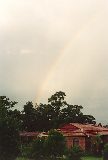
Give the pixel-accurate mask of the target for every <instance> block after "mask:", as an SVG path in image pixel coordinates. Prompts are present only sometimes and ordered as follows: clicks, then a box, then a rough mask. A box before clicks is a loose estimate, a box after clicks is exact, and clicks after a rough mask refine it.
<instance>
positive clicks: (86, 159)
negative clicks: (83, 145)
mask: <svg viewBox="0 0 108 160" xmlns="http://www.w3.org/2000/svg"><path fill="white" fill-rule="evenodd" d="M16 160H29V159H26V158H17V159H16ZM82 160H103V158H96V157H83V158H82Z"/></svg>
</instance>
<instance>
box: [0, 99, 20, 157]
mask: <svg viewBox="0 0 108 160" xmlns="http://www.w3.org/2000/svg"><path fill="white" fill-rule="evenodd" d="M16 103H17V102H12V101H10V100H9V98H7V97H6V96H0V160H14V159H15V158H16V156H17V155H18V152H19V148H18V147H19V122H18V121H17V119H16V118H15V116H14V113H16V112H17V111H12V110H11V109H12V107H14V105H15V104H16Z"/></svg>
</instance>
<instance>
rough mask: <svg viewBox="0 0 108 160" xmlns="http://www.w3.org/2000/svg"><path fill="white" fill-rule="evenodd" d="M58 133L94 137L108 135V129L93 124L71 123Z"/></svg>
mask: <svg viewBox="0 0 108 160" xmlns="http://www.w3.org/2000/svg"><path fill="white" fill-rule="evenodd" d="M58 131H60V132H62V133H63V135H65V136H94V135H97V134H99V135H108V128H105V127H101V126H98V125H93V124H80V123H69V124H65V125H63V126H62V127H61V128H59V129H58Z"/></svg>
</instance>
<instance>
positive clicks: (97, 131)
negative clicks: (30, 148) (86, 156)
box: [20, 123, 108, 151]
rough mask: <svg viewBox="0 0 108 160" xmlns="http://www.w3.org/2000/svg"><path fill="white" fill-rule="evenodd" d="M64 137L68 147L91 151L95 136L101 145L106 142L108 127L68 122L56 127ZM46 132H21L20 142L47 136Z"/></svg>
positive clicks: (107, 141)
mask: <svg viewBox="0 0 108 160" xmlns="http://www.w3.org/2000/svg"><path fill="white" fill-rule="evenodd" d="M57 131H59V132H60V133H62V134H63V136H64V137H65V139H66V145H67V147H68V148H70V147H72V146H75V145H78V146H80V147H81V148H82V149H83V150H84V151H92V148H93V145H95V144H96V137H97V136H99V137H101V138H100V140H101V141H100V142H99V143H101V145H104V144H105V143H108V128H105V127H102V126H98V125H93V124H80V123H69V124H64V125H62V126H61V127H60V128H59V129H57ZM47 136H48V132H21V133H20V139H21V143H29V142H30V141H32V140H33V139H36V138H37V137H45V138H46V137H47Z"/></svg>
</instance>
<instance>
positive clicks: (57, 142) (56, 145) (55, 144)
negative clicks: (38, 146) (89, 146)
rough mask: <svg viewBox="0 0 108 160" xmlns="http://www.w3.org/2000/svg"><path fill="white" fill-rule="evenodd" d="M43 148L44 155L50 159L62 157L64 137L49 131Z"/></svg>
mask: <svg viewBox="0 0 108 160" xmlns="http://www.w3.org/2000/svg"><path fill="white" fill-rule="evenodd" d="M45 147H46V154H47V155H48V156H49V157H51V158H52V159H56V158H57V157H62V156H63V154H64V151H65V148H66V146H65V137H64V136H63V135H62V134H61V133H59V132H57V131H55V130H51V131H50V132H49V135H48V138H47V139H46V141H45Z"/></svg>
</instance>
